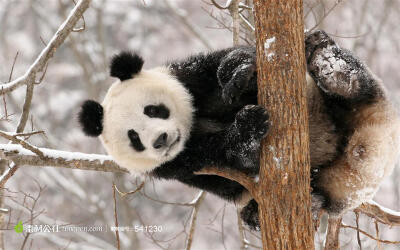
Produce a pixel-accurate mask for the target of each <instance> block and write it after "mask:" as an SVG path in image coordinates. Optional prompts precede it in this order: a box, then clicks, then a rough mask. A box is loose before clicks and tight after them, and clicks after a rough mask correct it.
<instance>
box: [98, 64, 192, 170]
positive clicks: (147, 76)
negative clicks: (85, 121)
mask: <svg viewBox="0 0 400 250" xmlns="http://www.w3.org/2000/svg"><path fill="white" fill-rule="evenodd" d="M102 107H103V112H104V114H103V123H102V125H103V130H102V134H101V135H100V138H101V140H102V142H103V145H104V147H105V148H106V150H107V152H108V153H109V154H110V155H111V156H113V158H114V159H115V161H116V162H117V163H118V164H120V165H121V166H123V167H125V168H127V169H129V170H131V171H134V172H146V171H150V170H152V169H154V168H155V167H157V166H159V165H161V164H162V163H164V162H167V161H169V160H172V159H173V158H175V157H176V156H177V155H178V154H179V153H180V152H181V151H182V150H183V148H184V144H185V142H186V141H187V139H188V137H189V134H190V130H191V125H192V115H193V107H192V102H191V95H190V94H189V93H188V92H187V90H186V89H185V88H184V86H183V85H182V84H181V83H180V82H179V81H177V80H176V79H175V78H173V77H172V76H171V75H170V74H169V72H168V70H167V69H166V68H156V69H152V70H144V71H141V72H140V73H139V74H137V75H135V77H134V78H132V79H127V80H124V81H122V82H117V83H114V84H113V85H112V86H111V87H110V89H109V90H108V92H107V95H106V97H105V99H104V101H103V103H102Z"/></svg>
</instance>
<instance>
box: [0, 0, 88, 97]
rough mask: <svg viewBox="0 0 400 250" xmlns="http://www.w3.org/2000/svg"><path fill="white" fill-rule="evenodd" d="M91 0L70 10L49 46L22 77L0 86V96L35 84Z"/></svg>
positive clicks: (81, 1)
mask: <svg viewBox="0 0 400 250" xmlns="http://www.w3.org/2000/svg"><path fill="white" fill-rule="evenodd" d="M90 2H91V0H80V1H79V2H78V3H77V5H76V6H75V7H74V8H73V9H72V11H71V13H70V15H69V16H68V18H67V19H66V20H65V21H64V23H63V24H61V25H60V28H59V29H58V30H57V32H56V33H55V34H54V36H53V37H52V39H51V40H50V42H49V44H48V45H47V46H46V47H45V48H44V49H43V50H42V52H41V53H40V54H39V56H38V57H37V58H36V60H35V62H34V63H33V64H32V65H31V66H30V67H29V69H28V70H27V71H26V72H25V74H24V75H22V76H20V77H18V78H17V79H15V80H14V81H11V82H9V83H4V84H1V85H0V94H1V95H3V94H5V93H9V92H11V91H13V90H15V89H17V88H19V87H21V86H22V85H24V84H26V85H28V86H29V85H31V84H33V83H34V82H35V77H36V74H37V73H39V72H42V71H43V70H44V69H45V67H46V64H47V62H48V60H49V59H50V58H52V57H53V55H54V52H55V51H56V49H57V48H58V47H59V46H60V45H61V44H63V42H64V41H65V39H66V38H67V36H68V35H69V34H70V33H71V31H72V30H73V29H74V26H75V24H76V23H77V22H78V20H79V19H80V18H81V17H82V15H83V13H84V12H85V11H86V9H87V8H88V7H89V4H90Z"/></svg>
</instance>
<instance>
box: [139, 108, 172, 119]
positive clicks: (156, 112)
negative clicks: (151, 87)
mask: <svg viewBox="0 0 400 250" xmlns="http://www.w3.org/2000/svg"><path fill="white" fill-rule="evenodd" d="M143 113H144V114H145V115H147V116H148V117H150V118H161V119H164V120H165V119H168V117H169V109H168V108H167V107H166V106H165V105H164V104H159V105H147V106H146V107H144V111H143Z"/></svg>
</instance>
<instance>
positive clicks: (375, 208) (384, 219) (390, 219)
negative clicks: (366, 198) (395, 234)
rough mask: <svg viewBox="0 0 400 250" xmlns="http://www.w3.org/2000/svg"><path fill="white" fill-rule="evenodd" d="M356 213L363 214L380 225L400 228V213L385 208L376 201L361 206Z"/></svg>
mask: <svg viewBox="0 0 400 250" xmlns="http://www.w3.org/2000/svg"><path fill="white" fill-rule="evenodd" d="M356 211H359V212H362V213H364V214H366V215H368V216H369V217H371V218H374V219H376V220H377V221H379V222H380V223H383V224H386V225H390V226H400V212H396V211H393V210H391V209H389V208H385V207H383V206H382V205H379V204H378V203H376V202H374V201H371V202H368V203H363V204H361V206H359V207H358V208H357V209H356Z"/></svg>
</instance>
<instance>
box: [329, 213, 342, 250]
mask: <svg viewBox="0 0 400 250" xmlns="http://www.w3.org/2000/svg"><path fill="white" fill-rule="evenodd" d="M328 223H329V224H328V232H327V233H326V240H325V250H333V249H339V232H340V225H341V223H342V218H332V219H331V218H329V222H328Z"/></svg>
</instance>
